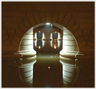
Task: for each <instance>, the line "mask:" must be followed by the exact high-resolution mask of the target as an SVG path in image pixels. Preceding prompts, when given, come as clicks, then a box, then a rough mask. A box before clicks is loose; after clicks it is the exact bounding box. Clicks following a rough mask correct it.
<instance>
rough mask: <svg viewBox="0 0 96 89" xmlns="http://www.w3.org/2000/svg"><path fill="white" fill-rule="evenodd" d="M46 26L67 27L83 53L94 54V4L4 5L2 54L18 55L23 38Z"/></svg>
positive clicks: (3, 3)
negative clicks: (32, 30)
mask: <svg viewBox="0 0 96 89" xmlns="http://www.w3.org/2000/svg"><path fill="white" fill-rule="evenodd" d="M44 22H45V23H46V22H53V23H58V24H60V25H63V26H64V27H66V28H67V29H69V30H70V31H71V32H72V33H73V35H74V36H75V38H76V40H77V42H78V44H79V48H80V51H81V52H82V53H88V54H90V53H91V54H93V53H94V42H95V41H94V32H95V31H94V2H60V3H59V2H57V3H56V2H54V3H53V2H45V3H43V2H42V3H38V2H27V3H25V2H18V3H17V2H2V30H1V32H2V51H3V53H5V52H13V53H14V52H17V51H18V47H19V43H20V41H21V38H22V37H23V35H24V34H25V33H26V31H28V30H29V29H30V28H31V27H32V26H34V25H37V24H40V23H44Z"/></svg>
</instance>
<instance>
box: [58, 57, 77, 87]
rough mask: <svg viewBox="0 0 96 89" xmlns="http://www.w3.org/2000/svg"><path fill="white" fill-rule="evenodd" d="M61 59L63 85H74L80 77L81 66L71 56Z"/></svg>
mask: <svg viewBox="0 0 96 89" xmlns="http://www.w3.org/2000/svg"><path fill="white" fill-rule="evenodd" d="M66 60H68V61H66ZM59 61H60V63H61V64H62V77H63V85H64V86H66V87H69V86H73V85H74V83H75V82H76V80H77V78H78V73H79V68H78V67H77V66H76V65H75V63H74V62H72V60H71V59H70V58H63V57H62V58H60V60H59Z"/></svg>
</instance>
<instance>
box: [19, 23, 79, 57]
mask: <svg viewBox="0 0 96 89" xmlns="http://www.w3.org/2000/svg"><path fill="white" fill-rule="evenodd" d="M43 25H46V23H40V24H37V25H35V26H33V27H32V28H30V29H29V30H28V31H27V32H26V33H25V34H24V36H23V37H22V39H21V42H20V45H19V49H18V51H19V53H21V54H22V55H36V51H35V50H34V49H33V30H34V29H35V28H37V27H39V26H43ZM50 25H51V26H55V27H57V28H60V29H61V30H63V38H62V40H63V44H62V50H61V51H60V52H59V53H60V55H61V56H65V57H67V56H75V55H76V54H78V53H79V46H78V43H77V41H76V38H75V37H74V35H73V34H72V33H71V32H70V31H69V30H68V29H67V28H65V27H64V26H62V25H60V24H57V23H50Z"/></svg>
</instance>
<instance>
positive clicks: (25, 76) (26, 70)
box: [18, 58, 36, 86]
mask: <svg viewBox="0 0 96 89" xmlns="http://www.w3.org/2000/svg"><path fill="white" fill-rule="evenodd" d="M26 60H28V59H26ZM34 63H36V59H35V58H30V59H29V61H25V62H24V63H23V62H22V64H21V65H20V66H19V67H18V72H19V76H20V79H21V81H22V82H23V83H24V84H25V85H27V86H32V85H33V68H34V66H33V65H34Z"/></svg>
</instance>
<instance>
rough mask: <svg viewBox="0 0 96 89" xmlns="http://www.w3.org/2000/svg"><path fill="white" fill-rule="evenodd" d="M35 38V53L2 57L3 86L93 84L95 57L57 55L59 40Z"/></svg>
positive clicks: (76, 85)
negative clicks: (15, 56) (79, 59)
mask: <svg viewBox="0 0 96 89" xmlns="http://www.w3.org/2000/svg"><path fill="white" fill-rule="evenodd" d="M59 42H60V44H59V43H58V42H57V43H56V41H55V42H53V43H52V41H44V44H43V46H42V42H41V43H40V42H39V44H37V43H38V42H37V43H36V41H34V49H35V50H36V52H37V55H36V56H35V57H33V58H30V59H28V60H22V59H18V60H17V58H14V59H12V58H10V57H8V58H3V59H2V87H21V88H22V87H34V88H36V87H38V88H39V87H43V88H51V87H54V88H58V87H61V88H62V87H94V61H93V60H90V59H87V60H84V59H81V61H80V63H79V65H78V66H77V65H76V63H75V59H74V60H66V59H63V60H62V59H60V57H59V56H60V55H59V51H60V50H61V49H62V45H61V44H62V42H61V41H59Z"/></svg>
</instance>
